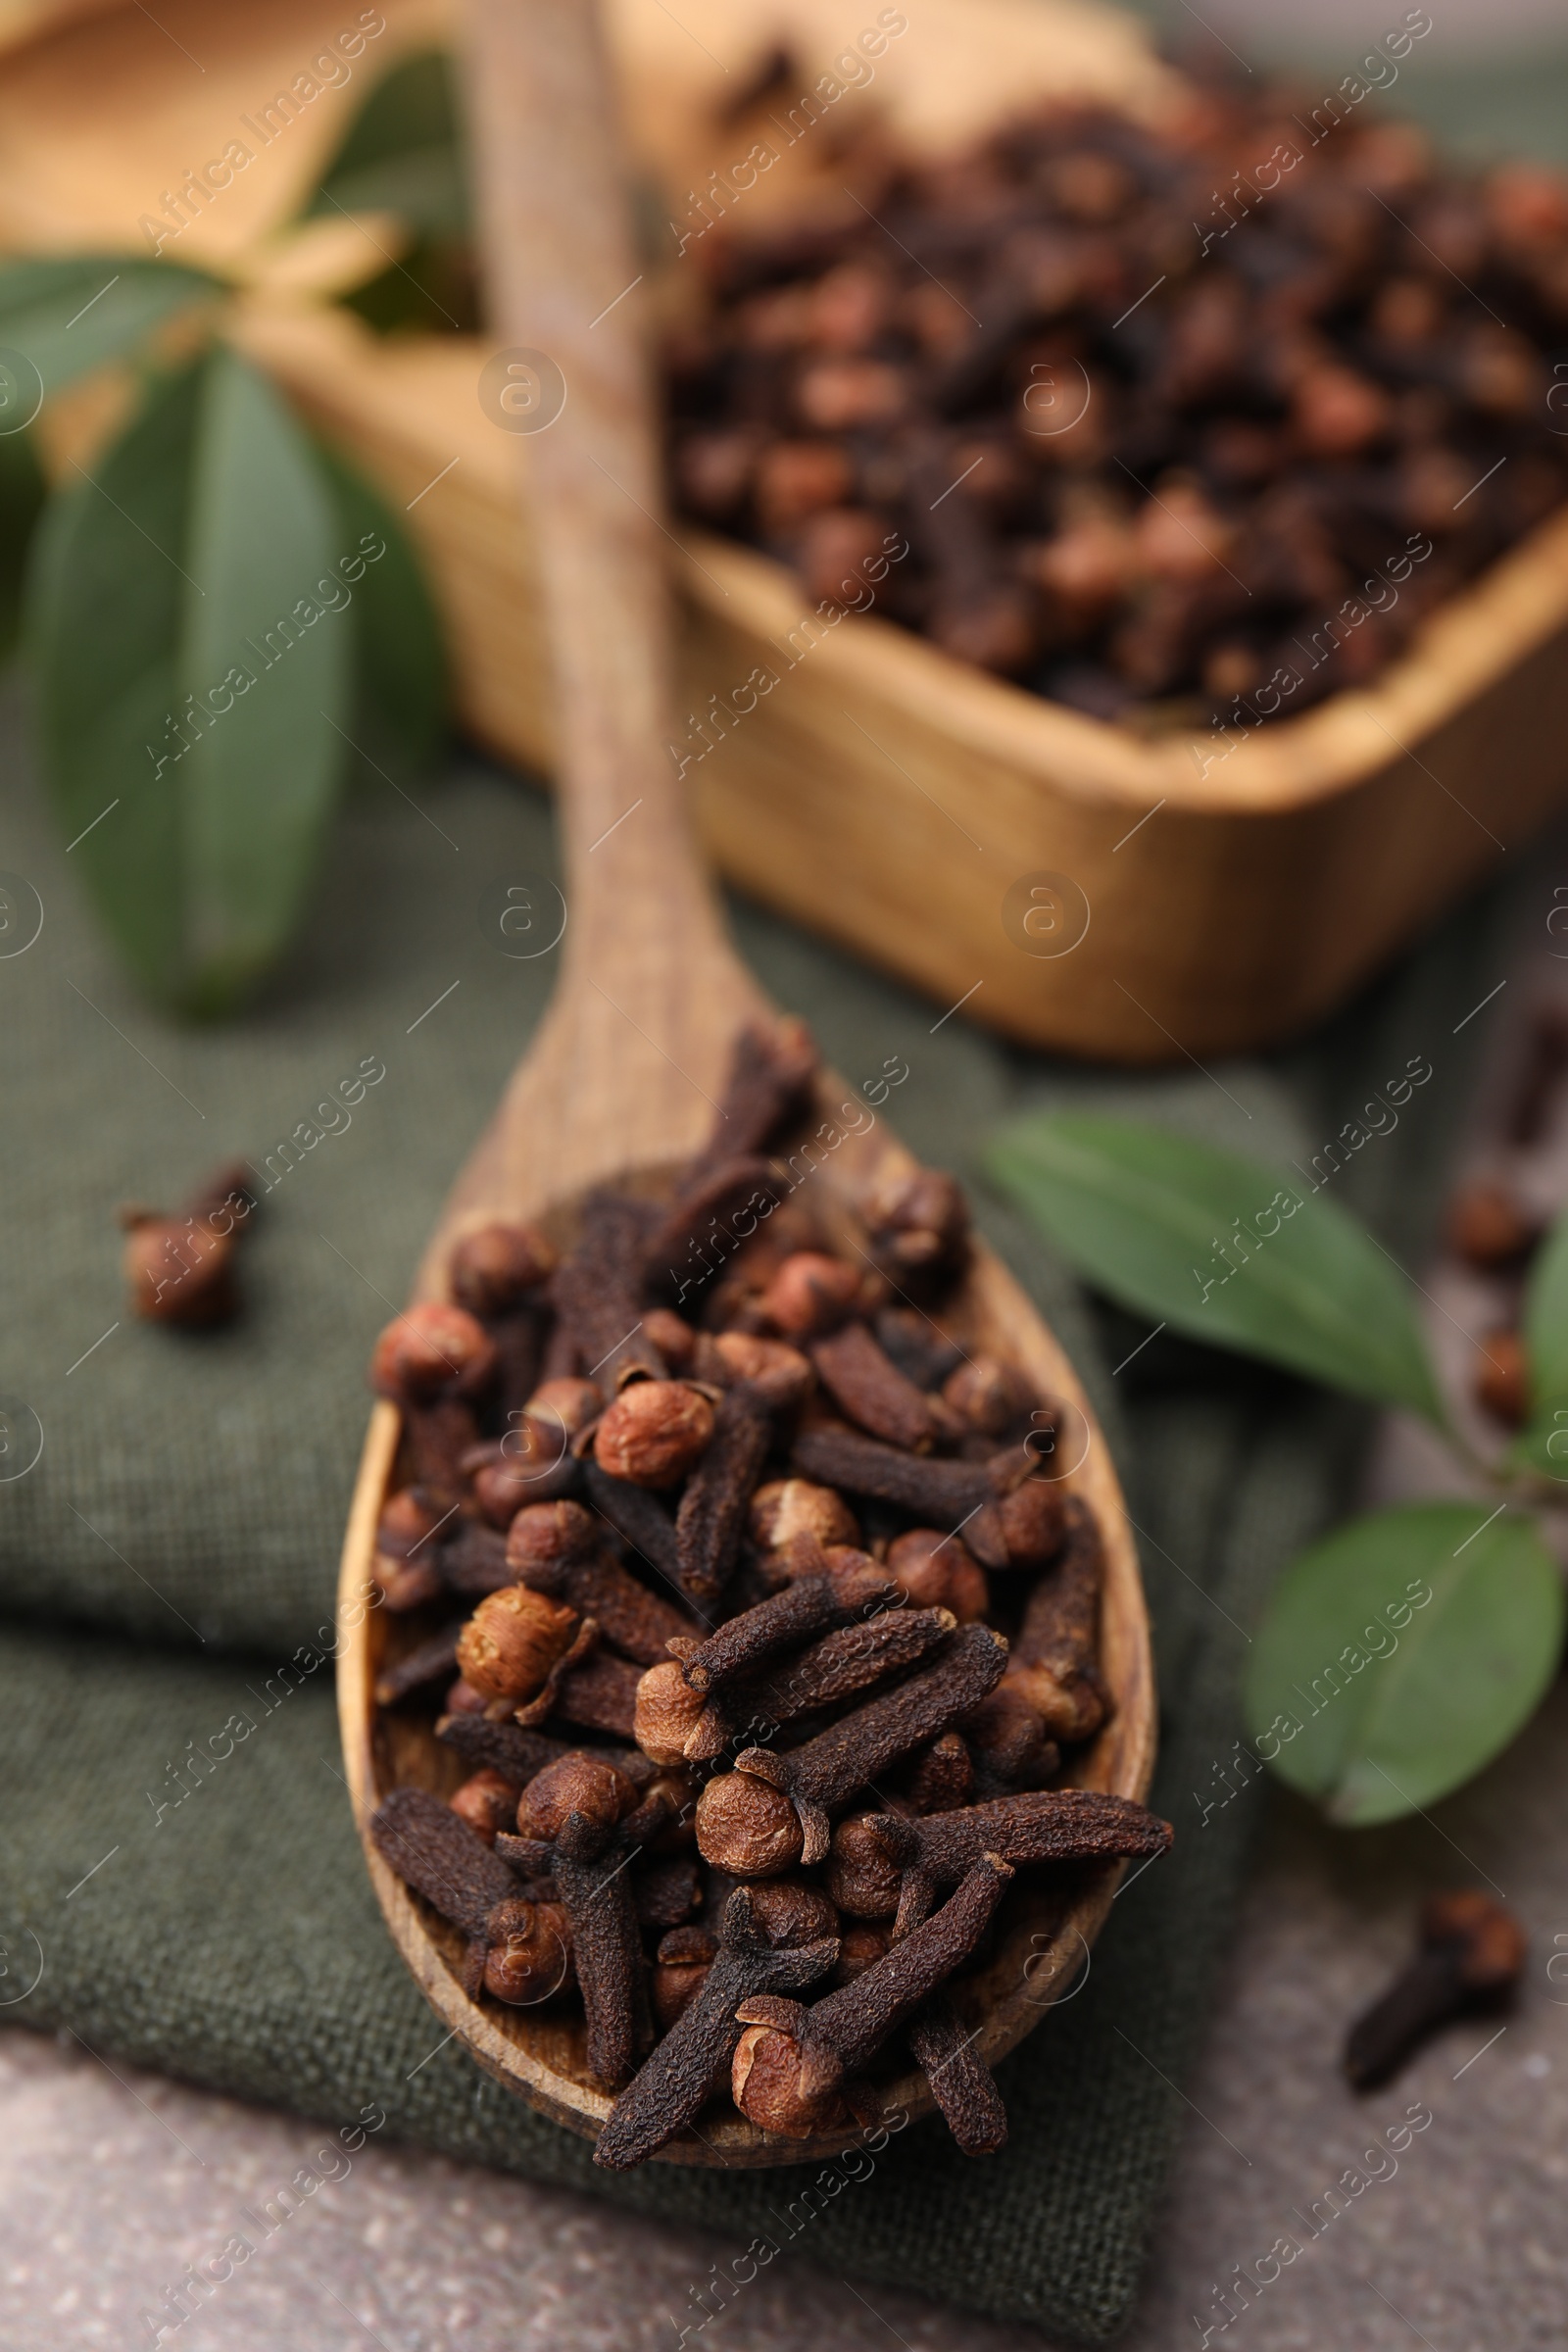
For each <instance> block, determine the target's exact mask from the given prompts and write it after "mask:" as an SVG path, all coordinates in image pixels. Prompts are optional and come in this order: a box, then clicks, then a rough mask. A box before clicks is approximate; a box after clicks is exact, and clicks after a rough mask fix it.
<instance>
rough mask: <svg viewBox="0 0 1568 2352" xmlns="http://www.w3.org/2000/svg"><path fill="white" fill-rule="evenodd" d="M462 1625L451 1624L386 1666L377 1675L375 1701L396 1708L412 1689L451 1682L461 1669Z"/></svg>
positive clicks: (417, 1689) (381, 1705)
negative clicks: (459, 1647)
mask: <svg viewBox="0 0 1568 2352" xmlns="http://www.w3.org/2000/svg"><path fill="white" fill-rule="evenodd" d="M462 1632H463V1627H462V1624H461V1623H459V1624H457V1625H449V1626H447V1627H446V1628H445V1629H444V1630H443V1631H442V1632H441V1633H439V1634H432V1635H431V1636H430V1639H429V1641H428V1642H419V1643H418V1644H417V1647H416V1648H414V1649H411V1650H409V1651H408V1652H406V1654H405V1655H404V1656H403V1657H401V1658H399V1659H397V1660H396V1661H395V1663H394V1664H392V1665H390V1666H387V1667H384V1668H383V1669H382V1671H381V1673H380V1674H378V1675H377V1676H376V1678H375V1703H376V1705H377V1706H378V1707H395V1706H396V1705H397V1703H398V1701H399V1700H400V1699H404V1698H407V1697H408V1695H409V1693H410V1691H422V1690H424V1689H425V1687H426V1686H427V1685H428V1684H430V1683H449V1682H450V1681H451V1680H452V1677H453V1674H454V1673H455V1671H456V1669H457V1662H458V1641H459V1637H460V1636H461V1634H462Z"/></svg>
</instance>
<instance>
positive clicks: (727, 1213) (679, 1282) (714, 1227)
mask: <svg viewBox="0 0 1568 2352" xmlns="http://www.w3.org/2000/svg"><path fill="white" fill-rule="evenodd" d="M783 1190H784V1187H783V1184H782V1182H781V1180H780V1178H779V1177H778V1175H777V1174H776V1173H775V1172H774V1169H773V1165H772V1162H771V1161H770V1160H766V1159H760V1158H758V1157H756V1156H755V1155H753V1154H742V1155H740V1156H737V1157H735V1158H732V1159H725V1160H721V1161H720V1162H719V1163H718V1165H717V1166H716V1167H714V1168H713V1169H712V1170H711V1173H710V1174H708V1175H707V1176H705V1177H703V1178H702V1180H701V1181H700V1182H699V1183H697V1184H696V1185H688V1186H684V1187H683V1188H682V1190H681V1191H680V1193H679V1194H678V1195H677V1197H676V1200H675V1201H674V1203H673V1205H672V1207H671V1208H670V1210H669V1212H668V1214H667V1215H666V1216H665V1218H664V1221H663V1223H662V1225H661V1226H660V1227H659V1230H658V1231H657V1233H656V1234H655V1235H654V1237H653V1240H652V1241H651V1242H650V1244H649V1247H648V1280H649V1282H650V1284H651V1285H653V1286H654V1287H656V1288H662V1289H664V1290H665V1292H666V1295H667V1294H668V1293H671V1292H672V1293H674V1295H675V1296H676V1297H677V1298H679V1299H682V1300H684V1299H686V1298H687V1296H688V1294H689V1293H690V1292H691V1291H692V1290H693V1289H695V1288H697V1287H699V1286H700V1285H701V1284H703V1283H704V1282H706V1281H707V1280H708V1278H709V1276H710V1275H711V1273H712V1272H713V1271H714V1268H713V1267H712V1266H711V1265H710V1263H709V1261H708V1258H707V1257H706V1255H705V1254H704V1252H705V1250H707V1249H716V1250H717V1253H718V1263H719V1264H720V1265H722V1263H723V1262H724V1257H725V1254H726V1249H725V1245H726V1244H727V1245H728V1249H729V1250H731V1251H733V1249H734V1242H733V1240H732V1239H731V1225H730V1220H731V1219H732V1218H735V1217H739V1216H741V1215H742V1214H746V1215H749V1216H750V1218H751V1221H752V1230H753V1231H755V1230H756V1226H757V1220H758V1218H759V1217H765V1216H769V1215H771V1213H772V1211H773V1209H774V1208H775V1207H776V1206H777V1205H778V1202H779V1201H780V1199H781V1198H782V1195H783ZM696 1303H697V1302H696V1301H694V1302H693V1309H694V1311H695V1306H696ZM644 1329H645V1330H647V1329H648V1326H647V1324H646V1322H645V1325H644ZM648 1336H649V1337H650V1338H651V1339H652V1338H654V1336H655V1335H654V1334H653V1333H652V1332H651V1331H649V1334H648ZM656 1345H657V1341H656Z"/></svg>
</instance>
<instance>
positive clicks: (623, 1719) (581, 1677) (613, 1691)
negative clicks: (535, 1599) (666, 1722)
mask: <svg viewBox="0 0 1568 2352" xmlns="http://www.w3.org/2000/svg"><path fill="white" fill-rule="evenodd" d="M592 1622H593V1621H592V1619H585V1620H584V1623H585V1624H591V1623H592ZM641 1679H642V1670H641V1668H639V1667H636V1666H634V1665H632V1664H631V1662H630V1660H629V1659H627V1658H617V1657H616V1656H615V1654H614V1652H613V1650H608V1649H597V1648H596V1649H593V1650H592V1651H591V1652H590V1653H589V1654H588V1655H587V1656H585V1657H583V1658H581V1659H577V1660H573V1659H571V1658H565V1659H564V1660H563V1661H562V1664H561V1667H560V1668H559V1670H558V1671H557V1672H556V1675H555V1677H554V1680H553V1682H552V1683H550V1684H549V1685H547V1686H546V1688H545V1689H544V1690H543V1691H540V1693H539V1695H538V1697H537V1698H535V1699H533V1700H531V1701H530V1703H529V1704H528V1705H527V1706H524V1707H519V1708H518V1709H517V1721H518V1722H519V1723H522V1724H533V1723H545V1722H548V1721H550V1720H551V1719H552V1718H556V1717H559V1718H560V1720H561V1721H562V1722H563V1723H576V1724H580V1725H581V1726H582V1728H583V1730H584V1731H590V1732H609V1733H610V1734H611V1736H612V1738H613V1739H616V1740H630V1739H631V1737H632V1735H633V1727H634V1725H635V1722H636V1715H637V1685H638V1683H639V1682H640V1681H641Z"/></svg>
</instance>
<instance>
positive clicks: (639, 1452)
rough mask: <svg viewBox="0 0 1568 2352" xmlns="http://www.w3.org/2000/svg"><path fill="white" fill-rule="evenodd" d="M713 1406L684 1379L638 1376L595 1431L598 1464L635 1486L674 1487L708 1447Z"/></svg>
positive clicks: (711, 1432) (612, 1475) (622, 1393)
mask: <svg viewBox="0 0 1568 2352" xmlns="http://www.w3.org/2000/svg"><path fill="white" fill-rule="evenodd" d="M712 1434H713V1408H712V1406H711V1404H710V1403H709V1401H708V1398H707V1397H705V1396H704V1395H703V1393H702V1391H701V1390H700V1389H693V1388H689V1387H688V1386H687V1384H686V1383H685V1381H683V1380H638V1381H633V1382H632V1383H631V1384H630V1385H629V1386H628V1387H626V1388H624V1389H622V1390H621V1392H620V1395H619V1396H618V1397H616V1398H615V1401H614V1403H613V1405H611V1407H610V1408H609V1410H608V1411H607V1413H606V1414H605V1417H604V1419H603V1420H602V1421H601V1422H600V1424H599V1427H598V1429H597V1431H596V1432H595V1434H594V1453H595V1456H596V1457H597V1459H598V1462H599V1465H600V1467H601V1469H603V1470H606V1471H608V1472H609V1474H610V1476H611V1477H612V1478H623V1479H625V1480H626V1482H627V1483H628V1485H630V1486H634V1487H673V1486H677V1485H678V1484H679V1483H680V1481H681V1480H682V1479H683V1478H684V1477H685V1476H686V1473H687V1471H688V1470H690V1469H691V1468H692V1466H693V1464H694V1463H695V1462H696V1461H697V1459H698V1457H699V1456H700V1455H701V1454H702V1453H703V1452H704V1451H705V1450H706V1448H707V1446H708V1443H709V1440H710V1439H711V1437H712Z"/></svg>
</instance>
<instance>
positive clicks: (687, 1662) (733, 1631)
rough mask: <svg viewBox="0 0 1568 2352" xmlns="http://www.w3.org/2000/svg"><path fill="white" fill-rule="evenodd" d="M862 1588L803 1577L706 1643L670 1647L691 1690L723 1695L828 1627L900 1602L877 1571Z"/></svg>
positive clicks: (725, 1627) (868, 1575) (758, 1605)
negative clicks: (720, 1692) (892, 1602)
mask: <svg viewBox="0 0 1568 2352" xmlns="http://www.w3.org/2000/svg"><path fill="white" fill-rule="evenodd" d="M859 1585H860V1589H857V1588H856V1587H855V1586H853V1585H850V1584H847V1583H841V1582H839V1581H838V1580H836V1579H834V1578H832V1577H826V1576H823V1577H803V1578H801V1579H800V1580H799V1581H798V1582H797V1583H795V1584H792V1585H786V1587H785V1588H784V1591H783V1592H782V1593H773V1594H772V1595H771V1596H770V1597H769V1598H768V1599H766V1600H760V1601H759V1602H758V1603H757V1605H756V1606H755V1608H750V1609H745V1610H743V1611H742V1613H741V1614H740V1616H738V1617H732V1618H730V1620H729V1622H728V1624H726V1625H721V1626H720V1627H719V1629H718V1631H717V1632H716V1633H713V1634H710V1635H709V1637H708V1639H707V1641H706V1642H679V1643H678V1644H676V1643H671V1645H670V1646H671V1651H672V1654H673V1655H674V1656H676V1657H678V1658H679V1659H680V1661H681V1672H682V1674H683V1675H684V1676H685V1679H686V1681H687V1683H688V1684H689V1685H690V1686H691V1688H692V1690H694V1691H703V1692H708V1691H718V1690H721V1689H723V1688H724V1687H725V1686H726V1685H728V1684H731V1683H737V1682H741V1681H744V1680H746V1679H747V1678H748V1677H751V1676H755V1675H756V1673H757V1671H758V1669H759V1668H760V1667H761V1666H763V1665H765V1664H766V1663H767V1662H768V1661H769V1660H770V1659H772V1658H775V1657H777V1656H778V1654H779V1652H780V1651H781V1650H786V1649H794V1648H796V1647H798V1646H799V1644H800V1643H801V1642H805V1641H807V1640H808V1639H809V1636H810V1635H812V1634H818V1633H820V1632H822V1630H823V1628H824V1627H826V1626H830V1625H833V1624H836V1623H838V1624H842V1623H843V1621H844V1620H845V1619H846V1618H854V1617H857V1616H861V1615H869V1614H871V1613H872V1612H873V1611H874V1610H876V1609H878V1608H880V1607H885V1606H886V1605H887V1604H888V1603H889V1602H890V1601H891V1600H893V1599H894V1598H896V1591H895V1588H894V1587H893V1586H892V1585H890V1584H889V1583H888V1581H887V1579H886V1578H885V1577H881V1576H878V1575H877V1574H876V1573H875V1572H874V1571H872V1572H870V1573H868V1574H867V1575H866V1576H865V1577H864V1578H863V1579H862V1580H859Z"/></svg>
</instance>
